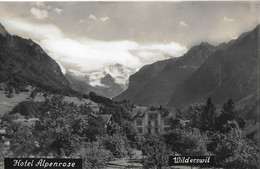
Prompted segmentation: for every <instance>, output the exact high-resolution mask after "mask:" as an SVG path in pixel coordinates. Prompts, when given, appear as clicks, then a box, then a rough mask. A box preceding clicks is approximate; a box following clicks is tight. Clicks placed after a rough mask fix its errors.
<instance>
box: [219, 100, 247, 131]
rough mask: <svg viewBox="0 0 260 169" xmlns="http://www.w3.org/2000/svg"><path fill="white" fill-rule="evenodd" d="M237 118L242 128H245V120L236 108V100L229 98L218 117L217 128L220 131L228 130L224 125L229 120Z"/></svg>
mask: <svg viewBox="0 0 260 169" xmlns="http://www.w3.org/2000/svg"><path fill="white" fill-rule="evenodd" d="M233 120H236V121H237V122H238V124H239V127H240V128H243V127H244V125H245V121H244V120H243V119H242V118H241V117H240V116H239V114H238V111H237V110H236V109H235V104H234V102H233V101H232V100H231V99H229V100H228V102H227V103H225V104H224V105H223V107H222V110H221V112H220V115H219V116H218V117H217V119H216V129H217V130H218V131H220V132H226V131H225V130H224V129H223V127H224V125H225V124H227V123H228V121H233Z"/></svg>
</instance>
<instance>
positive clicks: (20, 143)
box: [8, 125, 37, 157]
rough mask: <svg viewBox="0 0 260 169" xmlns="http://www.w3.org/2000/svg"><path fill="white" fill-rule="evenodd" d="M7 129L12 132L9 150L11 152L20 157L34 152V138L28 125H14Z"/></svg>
mask: <svg viewBox="0 0 260 169" xmlns="http://www.w3.org/2000/svg"><path fill="white" fill-rule="evenodd" d="M8 130H9V132H11V133H12V137H11V139H10V142H11V147H10V150H11V151H12V152H13V154H15V155H16V156H20V157H29V156H30V155H35V154H36V151H35V150H36V149H37V145H36V139H35V137H34V136H33V133H32V130H31V128H30V127H28V126H21V127H19V126H17V125H14V126H11V128H9V129H8Z"/></svg>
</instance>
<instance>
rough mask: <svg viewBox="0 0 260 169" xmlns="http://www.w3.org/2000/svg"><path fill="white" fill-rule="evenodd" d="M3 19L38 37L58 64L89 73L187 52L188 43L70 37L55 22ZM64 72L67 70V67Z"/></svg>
mask: <svg viewBox="0 0 260 169" xmlns="http://www.w3.org/2000/svg"><path fill="white" fill-rule="evenodd" d="M0 21H1V22H2V23H3V24H4V25H5V26H6V28H7V30H9V29H12V30H15V32H19V35H20V33H21V34H23V35H27V36H28V37H29V38H32V39H34V40H35V39H37V43H39V44H40V46H41V47H42V48H43V49H44V50H45V51H46V52H47V53H48V54H49V55H50V56H51V57H52V58H54V59H55V60H56V61H57V62H58V63H61V64H64V65H63V66H65V65H66V66H67V67H65V68H67V69H68V68H69V67H68V65H71V66H72V67H74V69H75V67H78V71H80V72H85V73H87V72H88V71H91V70H96V69H100V68H102V67H104V66H105V65H109V64H115V63H120V64H122V65H125V66H128V67H132V68H140V67H142V66H143V65H145V64H150V63H153V62H155V61H158V60H164V59H166V58H167V57H168V56H171V57H178V56H180V55H182V54H184V53H185V52H186V51H187V48H186V47H185V46H181V45H180V44H178V43H176V42H171V43H169V44H145V45H143V44H139V43H137V42H134V41H127V40H123V41H109V42H107V41H96V40H93V39H88V38H87V37H81V38H78V39H71V38H68V37H67V36H66V35H65V34H63V33H62V32H61V30H60V29H59V28H58V27H56V26H55V25H50V24H49V25H46V24H32V23H29V22H26V21H18V20H10V19H2V18H0ZM63 72H64V70H63Z"/></svg>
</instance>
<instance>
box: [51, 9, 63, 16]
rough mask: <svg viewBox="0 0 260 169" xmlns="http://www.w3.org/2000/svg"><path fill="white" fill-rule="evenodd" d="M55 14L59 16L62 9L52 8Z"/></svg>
mask: <svg viewBox="0 0 260 169" xmlns="http://www.w3.org/2000/svg"><path fill="white" fill-rule="evenodd" d="M53 10H54V11H55V12H57V14H59V15H60V14H61V12H62V11H63V10H62V9H60V8H54V9H53Z"/></svg>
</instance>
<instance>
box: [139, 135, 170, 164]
mask: <svg viewBox="0 0 260 169" xmlns="http://www.w3.org/2000/svg"><path fill="white" fill-rule="evenodd" d="M141 148H142V153H143V155H144V158H143V160H142V164H143V167H144V168H145V169H150V168H157V169H161V168H163V167H167V166H168V158H169V155H170V154H171V151H170V150H169V148H167V147H166V144H165V142H164V140H163V139H162V138H161V137H158V136H149V137H148V138H146V139H145V140H144V141H143V142H142V147H141Z"/></svg>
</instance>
